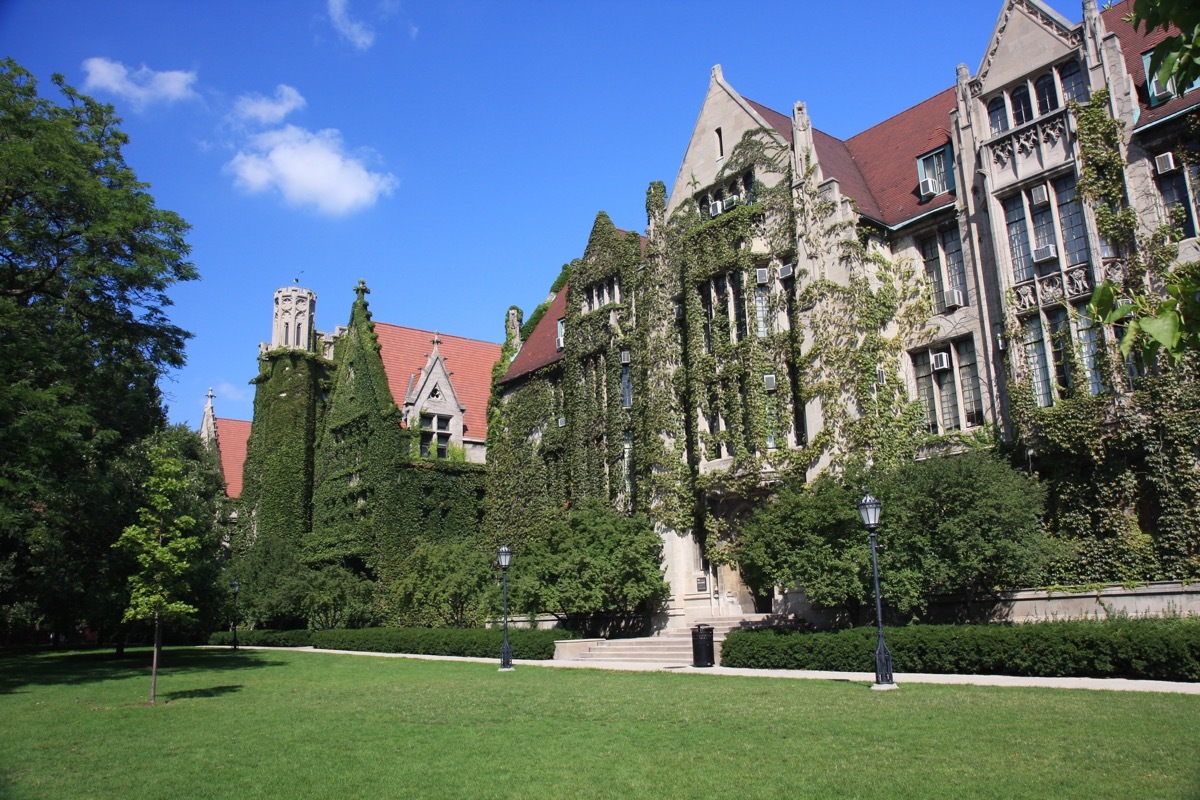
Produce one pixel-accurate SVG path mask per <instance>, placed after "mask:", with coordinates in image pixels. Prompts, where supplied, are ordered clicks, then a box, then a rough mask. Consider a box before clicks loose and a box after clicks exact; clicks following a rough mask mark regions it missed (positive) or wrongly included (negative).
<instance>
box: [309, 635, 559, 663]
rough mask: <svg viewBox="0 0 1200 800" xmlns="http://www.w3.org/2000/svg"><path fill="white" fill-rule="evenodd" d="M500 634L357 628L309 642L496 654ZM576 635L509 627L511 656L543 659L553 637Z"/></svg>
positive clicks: (426, 652)
mask: <svg viewBox="0 0 1200 800" xmlns="http://www.w3.org/2000/svg"><path fill="white" fill-rule="evenodd" d="M503 637H504V631H503V630H502V629H501V628H359V629H355V630H327V631H313V632H312V644H313V647H316V648H319V649H322V650H356V651H363V652H370V653H413V654H421V655H434V656H470V657H475V658H499V657H500V645H501V642H502V640H503ZM577 637H578V634H575V633H572V632H570V631H561V630H530V629H528V628H516V629H512V628H510V629H509V631H508V642H509V644H510V645H511V646H512V653H513V658H527V659H534V660H542V661H548V660H550V659H552V658H554V641H555V640H556V639H574V638H577Z"/></svg>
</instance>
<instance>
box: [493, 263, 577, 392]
mask: <svg viewBox="0 0 1200 800" xmlns="http://www.w3.org/2000/svg"><path fill="white" fill-rule="evenodd" d="M566 315H567V287H566V286H564V287H562V289H560V290H559V291H558V294H556V295H555V296H554V300H552V301H551V302H550V306H549V308H547V309H546V313H545V314H543V315H542V318H541V319H540V320H538V324H537V325H536V326H535V327H534V329H533V331H532V332H531V333H530V334H529V339H528V340H527V341H526V342H525V343H524V344H523V345H522V346H521V352H519V353H517V357H516V358H514V359H513V362H512V363H511V364H509V366H508V372H507V373H506V374H505V375H504V382H505V383H507V382H509V381H511V380H515V379H516V378H519V377H521V376H522V375H528V374H529V373H531V372H533V371H534V370H538V369H541V368H542V367H544V366H546V365H548V364H553V363H554V362H556V361H558V360H559V359H560V358H562V351H561V350H559V349H558V347H557V346H556V344H555V339H557V338H558V321H559V320H560V319H562V318H563V317H565V316H566Z"/></svg>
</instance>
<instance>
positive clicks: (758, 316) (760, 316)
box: [754, 286, 771, 339]
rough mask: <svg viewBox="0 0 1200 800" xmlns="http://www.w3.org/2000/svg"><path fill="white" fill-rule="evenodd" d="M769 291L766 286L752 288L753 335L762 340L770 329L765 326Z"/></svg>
mask: <svg viewBox="0 0 1200 800" xmlns="http://www.w3.org/2000/svg"><path fill="white" fill-rule="evenodd" d="M768 296H769V291H768V289H767V287H766V286H755V287H754V324H755V333H756V334H758V338H760V339H761V338H763V337H764V336H767V335H768V334H770V332H771V331H770V328H769V327H768V325H767V298H768Z"/></svg>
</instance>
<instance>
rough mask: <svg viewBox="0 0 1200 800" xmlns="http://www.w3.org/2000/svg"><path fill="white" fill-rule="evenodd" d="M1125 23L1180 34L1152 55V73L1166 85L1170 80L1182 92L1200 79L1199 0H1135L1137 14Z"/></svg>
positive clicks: (1149, 30) (1147, 31) (1130, 16)
mask: <svg viewBox="0 0 1200 800" xmlns="http://www.w3.org/2000/svg"><path fill="white" fill-rule="evenodd" d="M1125 21H1126V22H1129V23H1131V24H1132V25H1133V27H1134V30H1136V29H1137V28H1138V27H1139V26H1141V27H1144V28H1145V32H1146V34H1150V33H1153V32H1154V30H1155V29H1156V28H1162V29H1163V31H1165V32H1167V33H1170V31H1171V28H1172V27H1174V28H1176V30H1177V32H1176V33H1174V34H1173V35H1171V36H1168V37H1167V38H1166V39H1164V40H1162V41H1161V42H1159V43H1158V45H1157V46H1156V47H1155V48H1154V50H1153V51H1152V52H1151V53H1150V73H1151V74H1153V75H1157V76H1158V81H1159V83H1161V84H1162V85H1163V86H1166V85H1167V82H1168V81H1169V80H1172V79H1173V80H1174V81H1175V86H1176V87H1178V89H1179V91H1180V92H1182V91H1183V90H1184V89H1186V88H1187V87H1189V86H1191V85H1192V84H1193V83H1195V82H1196V81H1197V80H1198V79H1200V41H1197V40H1198V39H1200V5H1197V4H1196V2H1195V0H1134V3H1133V13H1132V14H1129V15H1128V16H1126V17H1125Z"/></svg>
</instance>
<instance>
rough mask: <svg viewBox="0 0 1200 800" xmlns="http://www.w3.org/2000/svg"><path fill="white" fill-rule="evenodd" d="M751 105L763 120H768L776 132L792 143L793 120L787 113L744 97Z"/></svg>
mask: <svg viewBox="0 0 1200 800" xmlns="http://www.w3.org/2000/svg"><path fill="white" fill-rule="evenodd" d="M742 99H743V100H745V101H746V102H747V103H749V104H750V107H751V108H753V109H754V110H755V111H756V112H757V113H758V115H759V116H760V117H762V118H763V121H764V122H766V123H767V124H768V125H770V126H771V128H773V129H774V131H775V132H776V133H778V134H779V135H780V136H782V137H783V140H784V141H785V142H787V143H788V144H789V145H790V144H792V120H791V118H789V117H788V116H787V115H786V114H780V113H779V112H778V111H776V110H774V109H771V108H767V107H766V106H764V105H763V104H762V103H756V102H754V101H753V100H751V99H750V98H749V97H743V98H742Z"/></svg>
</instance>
